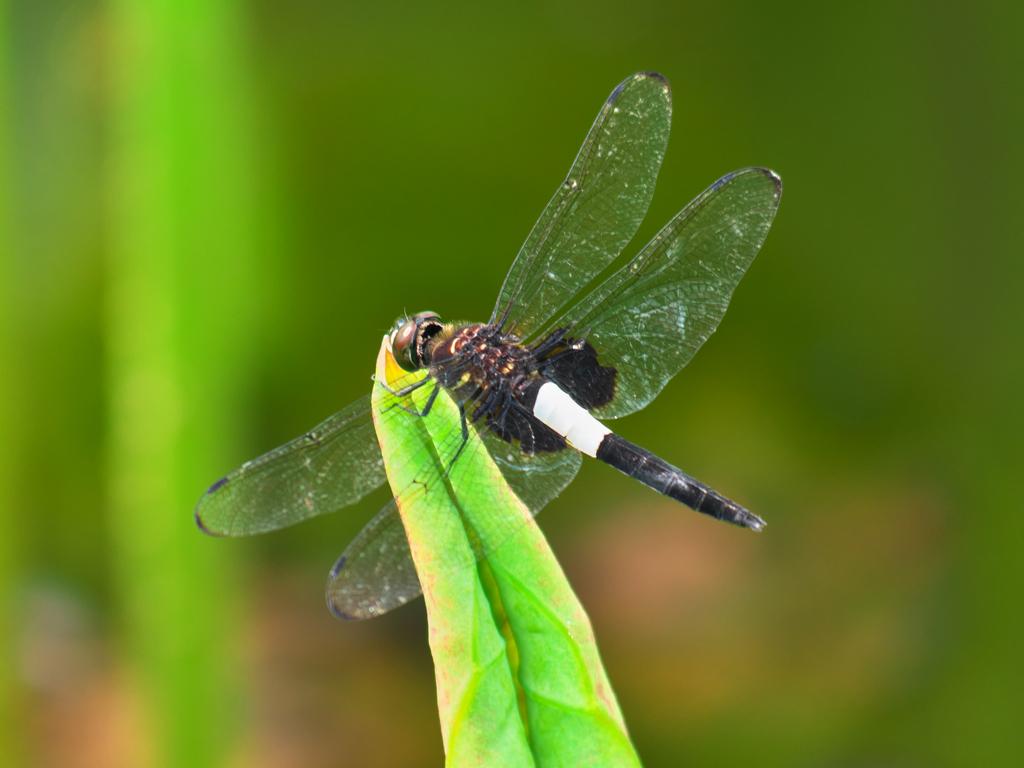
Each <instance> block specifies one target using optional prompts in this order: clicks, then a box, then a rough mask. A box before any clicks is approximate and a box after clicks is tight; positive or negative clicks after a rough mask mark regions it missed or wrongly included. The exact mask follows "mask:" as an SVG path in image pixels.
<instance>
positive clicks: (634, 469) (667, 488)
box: [597, 433, 765, 531]
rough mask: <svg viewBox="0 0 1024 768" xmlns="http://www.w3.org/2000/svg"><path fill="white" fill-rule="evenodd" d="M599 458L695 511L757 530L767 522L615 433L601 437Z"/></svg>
mask: <svg viewBox="0 0 1024 768" xmlns="http://www.w3.org/2000/svg"><path fill="white" fill-rule="evenodd" d="M597 458H598V459H599V460H601V461H603V462H604V463H605V464H608V465H610V466H613V467H615V468H616V469H617V470H619V471H620V472H622V473H623V474H625V475H628V476H629V477H632V478H634V479H636V480H639V481H640V482H641V483H643V484H644V485H646V486H647V487H648V488H653V489H654V490H655V491H657V492H658V493H662V494H664V495H665V496H668V497H669V498H670V499H674V500H675V501H678V502H680V503H681V504H685V505H686V506H688V507H689V508H690V509H692V510H694V511H696V512H701V513H703V514H705V515H709V516H710V517H713V518H715V519H716V520H724V521H725V522H727V523H732V524H733V525H739V526H742V527H744V528H751V529H753V530H755V531H759V530H761V529H762V528H764V526H765V522H764V520H762V519H761V518H760V517H758V516H757V515H755V514H754V513H753V512H750V511H749V510H747V509H745V508H743V507H741V506H740V505H739V504H737V503H736V502H734V501H730V500H729V499H727V498H726V497H725V496H723V495H722V494H720V493H719V492H718V491H716V490H714V489H713V488H710V487H708V486H706V485H704V483H702V482H700V481H699V480H695V479H694V478H692V477H690V476H689V475H688V474H686V473H685V472H683V470H681V469H679V468H678V467H673V466H672V465H671V464H669V463H668V462H667V461H664V460H663V459H660V458H658V457H657V456H655V455H654V454H653V453H651V452H650V451H648V450H645V449H644V448H641V447H640V446H638V445H634V444H633V443H631V442H629V441H628V440H626V439H625V438H622V437H619V436H618V435H616V434H614V433H609V434H608V435H607V436H606V437H605V438H604V439H603V440H602V441H601V446H600V448H599V449H598V451H597Z"/></svg>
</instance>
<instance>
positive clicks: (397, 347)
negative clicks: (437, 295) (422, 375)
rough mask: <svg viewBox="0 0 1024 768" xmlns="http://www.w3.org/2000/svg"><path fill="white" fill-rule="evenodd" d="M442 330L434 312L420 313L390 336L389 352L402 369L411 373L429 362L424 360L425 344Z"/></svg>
mask: <svg viewBox="0 0 1024 768" xmlns="http://www.w3.org/2000/svg"><path fill="white" fill-rule="evenodd" d="M443 329H444V325H443V324H442V323H441V318H440V316H439V315H438V314H437V313H436V312H420V313H419V314H418V315H413V316H412V317H411V318H409V319H408V320H406V321H405V322H404V323H402V324H401V325H400V326H399V327H398V328H396V329H395V331H394V332H393V333H392V334H391V350H392V352H393V354H394V355H395V362H397V363H398V364H399V365H400V366H401V367H402V368H403V369H405V370H407V371H409V372H410V373H412V372H413V371H418V370H419V369H420V368H423V367H424V366H426V365H430V361H429V360H427V359H425V357H426V356H425V354H424V353H425V351H426V345H427V342H428V341H429V340H430V339H431V338H433V337H434V336H436V335H437V334H439V333H440V332H441V331H442V330H443Z"/></svg>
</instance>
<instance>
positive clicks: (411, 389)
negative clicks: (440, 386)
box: [377, 376, 433, 415]
mask: <svg viewBox="0 0 1024 768" xmlns="http://www.w3.org/2000/svg"><path fill="white" fill-rule="evenodd" d="M429 381H432V379H431V378H430V377H429V376H428V377H426V378H423V379H420V380H419V381H417V382H416V383H415V384H410V385H409V386H408V387H402V388H401V389H392V388H391V387H389V386H388V385H387V384H385V383H384V382H383V381H378V382H377V383H378V384H380V385H381V386H382V387H384V389H385V390H387V392H388V393H389V394H392V395H394V396H395V397H405V396H406V395H408V394H409V393H410V392H415V391H416V390H417V389H419V388H420V387H422V386H423V385H425V384H426V383H428V382H429ZM431 402H433V400H431ZM424 415H425V414H424Z"/></svg>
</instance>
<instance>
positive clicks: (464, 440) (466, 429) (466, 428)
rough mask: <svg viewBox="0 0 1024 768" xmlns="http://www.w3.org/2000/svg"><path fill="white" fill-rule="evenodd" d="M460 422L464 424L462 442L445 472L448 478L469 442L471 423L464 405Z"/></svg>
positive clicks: (460, 408) (460, 407) (460, 414)
mask: <svg viewBox="0 0 1024 768" xmlns="http://www.w3.org/2000/svg"><path fill="white" fill-rule="evenodd" d="M459 420H460V421H461V422H462V442H461V443H460V444H459V450H457V451H456V452H455V455H454V456H453V457H452V460H451V461H450V462H448V469H446V470H445V472H444V476H445V477H446V478H447V477H448V475H449V474H450V473H451V471H452V467H454V466H455V462H456V461H458V460H459V456H461V455H462V451H463V449H464V448H465V447H466V443H468V442H469V423H468V422H467V421H466V408H465V406H464V405H463V404H462V403H459Z"/></svg>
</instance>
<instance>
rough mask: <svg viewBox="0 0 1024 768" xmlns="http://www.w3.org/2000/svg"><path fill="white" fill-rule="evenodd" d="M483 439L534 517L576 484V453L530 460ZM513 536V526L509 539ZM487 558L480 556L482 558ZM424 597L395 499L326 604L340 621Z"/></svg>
mask: <svg viewBox="0 0 1024 768" xmlns="http://www.w3.org/2000/svg"><path fill="white" fill-rule="evenodd" d="M393 412H394V411H393ZM399 413H403V412H401V411H399ZM412 418H416V417H415V416H413V417H412ZM479 434H480V436H481V438H482V439H483V443H484V445H485V446H486V448H487V450H488V452H489V453H490V454H491V457H492V458H493V459H494V460H495V462H496V463H497V465H498V467H499V469H500V470H501V473H502V475H503V476H504V478H505V481H506V482H507V483H508V484H509V486H511V488H512V490H513V491H515V493H516V495H517V496H518V497H519V498H520V500H521V501H522V502H523V503H524V504H525V505H526V506H527V507H528V508H529V510H530V512H532V513H533V514H534V515H536V514H537V513H538V512H540V510H541V509H543V508H544V506H545V505H546V504H547V503H548V502H549V501H551V500H552V499H554V498H555V497H556V496H557V495H558V494H559V493H561V492H562V490H563V489H564V488H565V487H566V486H567V485H568V484H569V483H570V482H572V479H573V478H574V477H575V476H576V472H577V471H579V468H580V463H581V462H582V457H581V456H580V454H579V452H578V451H575V450H573V449H572V448H567V449H566V450H564V451H560V452H558V453H547V454H538V455H535V456H527V455H524V454H523V453H522V452H521V451H520V450H519V448H518V446H516V445H513V444H511V443H508V442H506V441H504V440H502V439H501V438H500V437H498V436H497V435H495V434H494V433H493V432H490V431H489V430H487V429H486V428H481V429H480V430H479ZM450 448H451V446H448V449H449V450H450ZM443 452H445V453H446V452H447V451H443ZM513 531H514V528H511V527H510V529H509V530H508V531H507V534H508V535H511V533H512V532H513ZM498 546H500V544H499V545H498ZM486 554H487V553H486V551H480V552H478V557H483V556H486ZM421 593H422V590H421V589H420V583H419V579H418V578H417V576H416V566H415V564H414V563H413V559H412V552H411V551H410V550H409V542H408V539H407V538H406V536H405V528H404V527H403V525H402V518H401V515H400V514H399V512H398V505H397V504H396V503H395V501H394V499H392V500H391V501H390V502H389V503H388V504H387V506H385V507H384V509H382V510H381V511H380V512H379V513H378V514H377V516H376V517H374V518H373V520H371V521H370V522H369V524H367V526H366V527H365V528H363V530H362V531H360V533H359V535H358V536H356V537H355V539H353V540H352V543H351V544H349V545H348V547H346V549H345V551H344V553H343V554H342V556H341V557H340V558H339V559H338V562H337V563H336V564H335V566H334V568H332V569H331V573H330V575H329V576H328V579H327V604H328V605H329V606H330V608H331V611H332V612H333V613H334V615H335V616H337V617H338V618H340V619H346V620H355V619H370V618H373V617H375V616H380V615H381V614H383V613H387V612H388V611H390V610H391V609H393V608H397V607H398V606H400V605H404V604H405V603H407V602H409V601H410V600H412V599H413V598H415V597H419V595H420V594H421Z"/></svg>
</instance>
